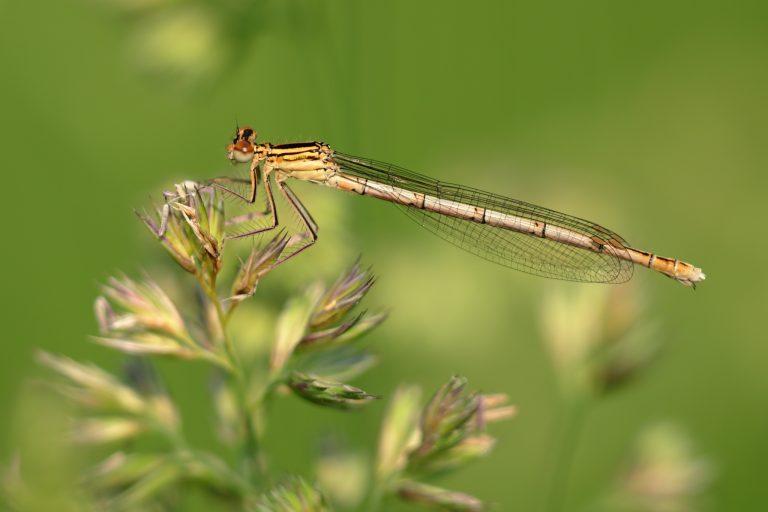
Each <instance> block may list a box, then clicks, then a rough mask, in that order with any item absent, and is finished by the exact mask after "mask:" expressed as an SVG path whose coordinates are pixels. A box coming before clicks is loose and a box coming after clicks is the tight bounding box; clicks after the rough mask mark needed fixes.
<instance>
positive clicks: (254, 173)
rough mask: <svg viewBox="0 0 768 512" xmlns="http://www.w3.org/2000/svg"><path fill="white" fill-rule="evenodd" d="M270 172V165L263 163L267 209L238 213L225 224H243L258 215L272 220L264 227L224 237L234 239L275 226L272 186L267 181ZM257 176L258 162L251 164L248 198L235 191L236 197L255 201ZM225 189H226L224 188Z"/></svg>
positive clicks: (275, 209) (276, 222)
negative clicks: (264, 210)
mask: <svg viewBox="0 0 768 512" xmlns="http://www.w3.org/2000/svg"><path fill="white" fill-rule="evenodd" d="M254 162H255V161H254ZM271 173H272V166H271V165H270V164H269V163H265V164H264V172H263V173H262V175H261V179H262V181H263V182H264V190H265V191H266V193H267V211H266V212H253V213H246V214H244V215H239V216H237V217H233V218H232V219H229V220H228V221H227V226H228V227H229V226H236V225H240V224H243V223H245V222H247V221H249V220H253V219H254V218H257V217H259V216H269V217H271V218H272V222H271V223H270V224H269V225H268V226H265V227H260V228H256V229H248V230H246V231H243V232H241V233H235V234H231V235H227V237H226V239H227V240H229V239H234V238H245V237H248V236H253V235H257V234H259V233H263V232H265V231H271V230H273V229H275V227H277V224H278V220H277V208H275V198H274V197H273V195H272V187H271V186H270V182H269V175H270V174H271ZM258 177H259V166H258V163H255V165H252V166H251V194H250V197H249V198H245V197H244V196H242V195H241V194H237V193H235V194H236V195H237V196H238V197H240V198H241V199H243V200H244V201H246V202H248V203H251V204H252V203H254V202H255V201H256V187H257V183H258ZM225 190H226V189H225Z"/></svg>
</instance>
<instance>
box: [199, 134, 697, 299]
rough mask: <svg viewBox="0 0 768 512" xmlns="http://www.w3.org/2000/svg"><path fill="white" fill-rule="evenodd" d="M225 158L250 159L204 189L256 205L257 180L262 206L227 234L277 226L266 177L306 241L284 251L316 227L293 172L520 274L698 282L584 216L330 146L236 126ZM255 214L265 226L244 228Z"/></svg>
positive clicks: (679, 266) (680, 266)
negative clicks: (377, 205)
mask: <svg viewBox="0 0 768 512" xmlns="http://www.w3.org/2000/svg"><path fill="white" fill-rule="evenodd" d="M227 157H228V158H229V159H230V160H231V161H233V162H240V163H250V173H249V176H248V178H217V179H214V180H211V181H210V182H208V183H207V184H206V185H207V186H214V187H216V188H219V189H221V190H223V191H225V193H226V194H228V195H231V196H232V197H235V198H237V200H238V201H240V202H243V203H245V204H253V203H255V202H256V197H257V189H258V185H259V182H261V183H263V185H264V189H265V192H266V202H267V208H266V210H265V211H264V212H254V213H252V214H248V213H246V214H244V215H242V216H239V217H238V218H236V219H234V220H231V221H230V224H229V226H228V229H229V231H228V235H227V236H228V238H242V237H248V236H253V235H256V234H258V233H262V232H264V231H268V230H271V229H274V228H275V227H277V226H278V216H277V209H276V207H275V199H274V196H273V192H272V186H271V180H270V176H273V177H274V183H275V184H276V186H277V190H278V191H279V193H280V194H281V195H282V196H283V197H284V198H285V200H286V201H287V203H288V205H289V206H290V207H291V208H292V209H293V210H294V211H295V212H296V213H297V214H298V217H299V220H300V223H301V225H302V226H303V230H304V236H303V239H304V240H305V241H306V243H304V244H303V245H302V246H301V247H300V248H299V249H298V250H295V251H294V252H292V253H291V254H290V255H288V256H287V257H285V258H284V259H287V258H289V257H293V256H295V255H296V254H298V253H299V252H301V251H303V250H304V249H306V248H307V247H309V246H311V245H312V244H313V243H314V242H315V241H316V240H317V234H318V227H317V224H316V223H315V221H314V220H313V219H312V216H311V215H310V214H309V212H308V211H307V209H306V208H305V207H304V205H303V204H302V203H301V201H299V199H298V197H297V196H296V194H294V192H293V191H292V190H291V188H290V187H289V186H288V184H287V183H285V181H286V180H287V179H288V178H294V179H297V180H301V181H309V182H312V183H316V184H319V185H325V186H327V187H331V188H336V189H340V190H345V191H348V192H353V193H356V194H360V195H363V196H371V197H375V198H378V199H383V200H385V201H389V202H391V203H394V204H395V205H397V206H399V207H400V208H401V209H402V211H403V212H405V213H406V214H407V215H408V216H409V217H411V218H412V219H414V220H415V221H416V222H417V223H418V224H420V225H422V226H424V227H425V228H427V229H428V230H430V231H432V232H434V233H435V234H437V235H438V236H440V237H442V238H444V239H446V240H448V241H449V242H451V243H453V244H455V245H457V246H459V247H461V248H462V249H465V250H467V251H469V252H471V253H474V254H476V255H478V256H480V257H482V258H485V259H487V260H490V261H492V262H494V263H498V264H501V265H504V266H506V267H510V268H513V269H516V270H520V271H523V272H527V273H529V274H534V275H539V276H544V277H550V278H555V279H564V280H570V281H582V282H599V283H620V282H624V281H627V280H628V279H629V278H630V277H632V272H633V268H634V265H635V264H638V265H642V266H644V267H648V268H650V269H653V270H655V271H657V272H660V273H662V274H664V275H666V276H668V277H670V278H672V279H675V280H677V281H678V282H680V283H682V284H684V285H686V286H695V285H696V283H698V282H699V281H702V280H704V277H705V275H704V273H703V272H702V271H701V269H700V268H697V267H695V266H693V265H691V264H690V263H686V262H684V261H680V260H678V259H675V258H666V257H664V256H658V255H656V254H654V253H651V252H647V251H641V250H639V249H634V248H632V247H630V246H629V245H628V244H627V242H626V241H625V240H624V239H623V238H622V237H621V236H619V235H618V234H616V233H614V232H613V231H611V230H609V229H606V228H604V227H602V226H600V225H598V224H595V223H594V222H590V221H588V220H584V219H581V218H578V217H574V216H571V215H566V214H564V213H560V212H557V211H554V210H550V209H547V208H544V207H541V206H537V205H534V204H530V203H526V202H523V201H519V200H516V199H510V198H507V197H504V196H501V195H497V194H493V193H490V192H484V191H482V190H477V189H474V188H470V187H465V186H462V185H456V184H452V183H444V182H441V181H437V180H435V179H432V178H429V177H427V176H423V175H421V174H417V173H414V172H411V171H408V170H406V169H403V168H401V167H397V166H394V165H391V164H387V163H384V162H379V161H376V160H371V159H367V158H359V157H356V156H351V155H347V154H344V153H340V152H338V151H334V150H333V149H331V147H330V146H328V145H327V144H324V143H322V142H306V143H292V144H269V143H257V142H256V132H255V131H254V130H253V129H251V128H249V127H244V128H238V130H237V133H236V135H235V138H234V140H233V141H232V144H230V145H229V146H227ZM259 216H263V217H265V218H266V219H267V223H266V225H259V226H258V227H253V226H254V224H253V223H252V222H251V221H252V220H253V219H254V218H256V217H259Z"/></svg>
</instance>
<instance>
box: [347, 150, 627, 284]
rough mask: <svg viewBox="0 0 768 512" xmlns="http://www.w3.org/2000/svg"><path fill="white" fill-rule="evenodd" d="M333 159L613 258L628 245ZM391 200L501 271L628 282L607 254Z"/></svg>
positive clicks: (485, 199)
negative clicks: (548, 229) (559, 232)
mask: <svg viewBox="0 0 768 512" xmlns="http://www.w3.org/2000/svg"><path fill="white" fill-rule="evenodd" d="M334 160H335V161H336V162H337V163H338V164H339V166H340V167H341V168H342V169H343V171H344V172H345V173H347V174H350V175H352V176H355V177H358V178H366V179H368V180H373V181H376V182H379V183H383V184H385V185H391V186H393V187H398V188H401V189H405V190H409V191H412V192H418V193H421V194H425V195H429V196H433V197H435V198H438V199H441V200H447V201H454V202H457V203H461V204H465V205H470V206H477V207H481V208H486V209H488V210H492V211H496V212H500V213H503V214H508V215H515V216H518V217H521V218H524V219H530V220H533V221H538V222H546V223H547V225H548V226H559V227H562V228H566V229H568V230H571V231H573V232H575V233H579V234H582V235H585V236H587V237H589V238H592V239H594V240H599V241H600V242H601V243H604V244H605V245H610V246H611V248H612V251H613V252H614V253H616V254H618V253H620V252H621V251H626V248H627V247H628V244H627V242H626V241H625V240H624V239H623V238H622V237H620V236H619V235H618V234H616V233H614V232H613V231H610V230H608V229H606V228H604V227H602V226H599V225H597V224H595V223H593V222H590V221H587V220H584V219H580V218H578V217H573V216H571V215H566V214H564V213H560V212H557V211H554V210H550V209H547V208H543V207H541V206H536V205H534V204H530V203H526V202H523V201H518V200H516V199H511V198H507V197H504V196H500V195H497V194H492V193H490V192H484V191H482V190H477V189H474V188H470V187H464V186H461V185H455V184H452V183H443V182H440V181H437V180H434V179H432V178H429V177H427V176H423V175H421V174H417V173H414V172H411V171H408V170H406V169H403V168H400V167H397V166H394V165H391V164H388V163H384V162H378V161H375V160H369V159H365V158H359V157H355V156H351V155H345V154H341V153H335V154H334ZM394 193H396V192H394ZM392 201H393V202H394V203H395V204H396V205H397V206H398V207H399V208H400V209H401V210H402V211H403V212H404V213H405V214H406V215H408V216H409V217H410V218H411V219H413V220H414V221H416V222H417V223H418V224H420V225H421V226H424V227H425V228H427V229H428V230H429V231H432V232H433V233H435V234H436V235H438V236H440V237H441V238H444V239H445V240H447V241H449V242H451V243H452V244H454V245H456V246H458V247H461V248H462V249H464V250H466V251H469V252H471V253H473V254H476V255H478V256H480V257H482V258H485V259H487V260H490V261H492V262H494V263H498V264H500V265H503V266H506V267H510V268H513V269H516V270H520V271H522V272H526V273H529V274H534V275H538V276H543V277H549V278H554V279H564V280H568V281H582V282H594V283H621V282H624V281H627V280H628V279H629V278H631V277H632V271H633V265H632V263H631V262H629V261H626V260H624V259H621V258H619V257H616V256H615V255H611V254H610V253H609V252H595V251H591V250H588V249H584V248H581V247H577V246H575V245H569V244H566V243H562V242H556V241H553V240H548V239H546V238H541V237H539V236H533V235H528V234H524V233H518V232H516V231H511V230H508V229H504V228H501V227H497V226H492V225H490V224H483V223H478V222H473V221H471V220H467V219H462V218H457V217H451V216H449V215H442V214H439V213H435V212H430V211H427V210H424V209H420V208H417V207H412V206H406V205H404V204H398V203H397V202H396V201H397V198H396V197H393V198H392Z"/></svg>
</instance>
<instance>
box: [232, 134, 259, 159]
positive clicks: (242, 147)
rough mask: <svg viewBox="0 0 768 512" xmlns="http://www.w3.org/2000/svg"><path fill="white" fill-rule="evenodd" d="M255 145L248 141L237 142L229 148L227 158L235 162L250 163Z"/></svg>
mask: <svg viewBox="0 0 768 512" xmlns="http://www.w3.org/2000/svg"><path fill="white" fill-rule="evenodd" d="M253 153H254V147H253V144H251V143H250V142H248V141H247V140H242V139H241V140H237V141H235V142H234V143H233V144H230V145H229V146H227V158H229V159H230V160H232V161H233V162H250V161H251V159H252V158H253Z"/></svg>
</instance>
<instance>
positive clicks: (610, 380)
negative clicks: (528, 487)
mask: <svg viewBox="0 0 768 512" xmlns="http://www.w3.org/2000/svg"><path fill="white" fill-rule="evenodd" d="M638 296H639V292H638V290H637V289H636V288H635V286H634V285H624V286H607V287H595V286H578V287H573V286H571V287H568V288H566V287H564V286H562V287H555V288H553V289H552V290H551V292H550V293H549V294H548V295H547V296H546V298H545V300H544V302H543V304H542V307H541V325H542V331H543V334H544V339H545V341H546V344H547V347H548V349H549V354H550V357H551V359H552V363H553V367H554V369H555V374H556V377H557V380H558V382H559V384H560V386H559V387H560V391H561V397H562V402H563V407H562V413H561V416H560V420H559V421H558V431H559V434H558V437H559V441H558V442H557V443H556V444H555V446H557V449H556V450H557V451H556V452H555V457H554V459H553V465H552V469H551V476H550V478H551V482H550V489H549V494H548V496H547V501H548V505H547V510H549V511H550V512H556V511H559V510H562V509H563V505H564V503H565V502H566V501H567V500H566V498H567V495H568V484H569V477H570V474H571V472H572V466H573V464H574V457H575V453H576V450H577V447H578V442H579V438H580V435H581V429H582V426H583V424H584V422H585V419H586V416H587V414H588V411H589V408H590V407H591V405H592V404H593V403H594V402H595V401H596V400H599V399H600V398H602V397H605V396H607V395H608V394H610V393H612V392H614V391H616V390H617V389H619V388H621V387H622V386H624V385H626V384H627V383H628V382H630V381H631V380H633V379H634V378H635V377H637V376H638V375H639V374H641V373H642V371H643V370H644V369H646V368H647V367H648V366H649V365H650V364H651V362H652V361H653V360H654V359H655V358H656V356H657V355H658V354H659V351H660V349H661V347H662V340H661V337H660V336H659V333H658V329H657V326H656V323H655V322H654V321H652V320H649V319H648V318H646V317H645V316H644V315H643V313H642V306H641V304H640V300H639V299H638Z"/></svg>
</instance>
